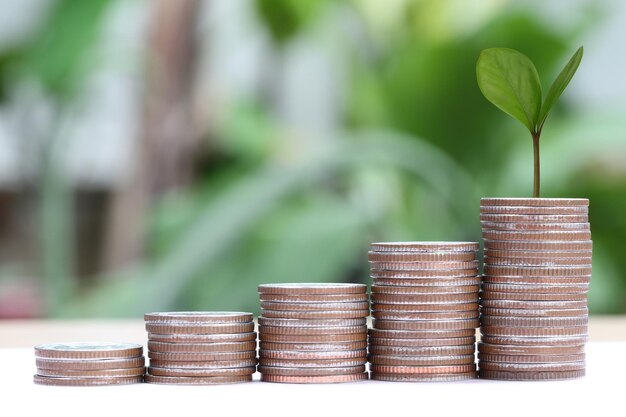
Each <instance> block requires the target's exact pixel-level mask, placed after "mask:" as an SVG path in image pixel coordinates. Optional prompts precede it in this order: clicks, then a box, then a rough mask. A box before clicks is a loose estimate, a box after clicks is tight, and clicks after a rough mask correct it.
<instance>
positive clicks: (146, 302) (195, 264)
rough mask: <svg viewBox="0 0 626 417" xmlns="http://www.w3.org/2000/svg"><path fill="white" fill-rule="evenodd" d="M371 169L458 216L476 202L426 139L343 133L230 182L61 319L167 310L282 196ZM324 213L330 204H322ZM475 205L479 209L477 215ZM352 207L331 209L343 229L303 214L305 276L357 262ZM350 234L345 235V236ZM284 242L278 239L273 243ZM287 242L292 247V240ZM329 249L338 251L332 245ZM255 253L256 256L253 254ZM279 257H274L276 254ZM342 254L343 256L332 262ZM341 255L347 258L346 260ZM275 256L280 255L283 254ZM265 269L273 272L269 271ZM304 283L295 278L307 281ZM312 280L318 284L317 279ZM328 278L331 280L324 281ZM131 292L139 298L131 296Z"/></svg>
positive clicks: (456, 170) (249, 287)
mask: <svg viewBox="0 0 626 417" xmlns="http://www.w3.org/2000/svg"><path fill="white" fill-rule="evenodd" d="M377 165H378V166H389V167H395V168H396V169H401V170H403V171H405V172H407V173H409V174H410V175H412V176H414V177H415V178H418V179H419V180H421V181H423V182H424V183H425V184H426V185H427V186H428V187H429V188H431V189H432V190H433V191H434V192H436V193H438V194H440V195H442V196H443V197H444V200H445V201H446V204H448V205H450V207H452V208H454V209H455V210H456V211H459V212H460V211H461V205H463V207H465V203H464V202H466V201H468V199H469V201H476V202H478V195H479V194H477V189H476V187H475V185H474V184H473V183H472V181H471V179H470V178H469V177H468V175H467V173H466V172H465V171H464V170H463V169H462V168H461V167H459V166H458V165H457V164H456V163H455V162H454V161H452V160H451V159H450V158H449V157H447V155H445V153H443V152H441V151H440V150H438V149H437V148H436V147H434V146H432V145H430V144H428V143H426V142H425V141H423V140H419V139H416V138H411V137H407V136H402V135H398V134H393V133H390V132H383V131H371V132H363V133H361V134H358V135H346V136H345V137H343V138H340V140H338V141H335V142H329V143H328V146H327V147H322V146H320V149H319V153H315V154H311V155H308V159H307V160H303V161H298V162H297V163H293V164H290V165H288V166H266V167H262V168H259V169H258V170H257V172H256V173H251V174H250V175H248V176H246V177H245V178H243V179H240V180H237V181H236V182H235V183H233V184H232V185H231V186H230V187H228V189H226V190H225V191H224V192H223V193H222V194H221V195H219V196H218V197H217V198H215V199H212V200H210V201H209V202H208V203H207V205H206V206H205V207H203V208H202V210H201V211H200V214H199V216H198V217H197V219H196V220H195V221H194V222H193V223H192V224H191V225H189V226H188V227H187V228H186V229H185V231H184V232H183V233H182V234H181V236H180V238H179V239H178V240H177V241H176V242H175V244H172V245H171V250H170V252H169V253H168V254H166V255H165V257H164V258H163V259H162V260H160V261H158V262H157V263H156V264H155V265H154V266H153V267H141V268H140V269H138V270H137V271H134V273H136V274H137V275H134V276H133V275H125V277H124V279H117V280H104V281H103V282H102V284H101V286H100V287H99V288H96V289H95V291H93V292H92V293H91V294H88V295H87V296H85V297H84V298H83V299H82V300H80V302H79V303H77V304H74V305H71V306H68V308H67V310H66V314H68V315H76V314H83V315H88V316H93V315H98V316H103V315H104V316H126V315H134V316H139V315H141V314H142V313H143V312H145V311H148V310H154V309H168V308H172V306H174V305H176V303H177V302H178V300H179V299H180V297H181V294H183V293H184V292H185V291H186V290H187V289H188V288H189V286H190V285H191V284H192V281H193V280H198V279H206V275H205V273H206V274H209V275H210V272H211V271H212V270H213V269H214V268H221V267H222V266H221V264H222V263H223V262H226V261H227V260H228V257H225V254H227V253H229V251H231V250H233V248H234V247H236V246H237V245H240V244H241V242H246V241H248V239H249V238H250V233H251V231H252V230H254V228H255V227H257V226H258V225H260V224H261V223H260V222H261V221H262V220H263V219H265V218H266V217H267V216H268V215H270V214H271V213H274V212H275V211H277V210H280V207H281V206H283V205H284V204H285V202H286V201H289V199H288V198H289V196H293V195H294V193H296V194H297V193H298V190H303V189H306V188H307V187H313V188H312V189H319V188H321V189H323V188H324V181H323V180H326V179H328V178H332V177H333V176H336V175H337V174H343V175H345V174H346V173H349V172H352V171H354V170H360V169H363V167H366V168H367V167H371V166H377ZM315 207H317V209H318V212H319V210H324V209H322V208H321V205H316V206H315ZM329 207H333V205H330V204H329ZM336 207H340V206H336ZM477 207H478V204H476V210H477ZM358 209H359V205H354V206H353V207H352V208H351V209H350V210H339V209H335V210H333V212H334V213H335V214H336V215H338V216H339V214H340V213H343V214H342V215H340V216H339V217H338V219H337V221H339V220H340V219H343V220H341V221H340V223H345V225H346V226H348V225H352V226H350V228H348V229H346V228H345V226H344V227H342V226H341V225H340V224H339V223H335V221H333V222H332V223H329V224H328V225H327V227H320V226H319V225H317V226H316V225H315V221H316V218H317V217H316V214H315V212H313V211H309V210H307V211H306V212H307V213H308V214H309V218H308V221H307V222H306V223H305V224H306V225H307V227H306V230H304V229H303V230H302V231H301V233H296V234H294V235H293V236H292V238H293V239H298V240H301V239H308V241H309V242H316V245H319V246H316V247H317V248H318V249H315V248H312V249H313V256H312V258H311V259H314V260H315V262H314V263H312V264H311V265H310V267H309V268H306V267H305V268H304V269H305V271H306V270H308V269H311V268H314V267H315V268H319V271H318V273H320V274H321V273H322V272H324V271H325V272H327V273H328V274H329V275H332V274H331V272H333V271H339V270H340V269H341V268H339V266H343V268H344V270H345V268H346V266H347V265H350V264H352V263H353V262H356V263H357V264H358V263H360V262H361V256H360V255H361V253H360V252H359V251H357V250H356V249H355V248H357V246H358V244H359V243H361V242H363V241H362V240H361V239H360V238H359V236H362V235H361V233H363V232H360V233H357V232H354V230H358V228H359V227H360V226H359V225H361V224H363V222H362V221H361V220H359V219H363V218H364V217H361V216H359V215H358V214H355V213H354V212H352V210H358ZM326 210H328V208H327V209H326ZM331 210H332V209H331ZM465 213H466V215H468V216H469V215H471V217H476V216H475V213H470V212H467V211H465ZM363 215H365V213H363ZM301 220H302V218H301ZM297 223H298V221H295V222H294V223H292V224H291V226H289V228H290V229H293V228H296V226H295V225H296V224H297ZM300 227H303V226H300ZM352 227H355V228H356V229H352ZM349 229H351V230H352V231H351V232H349V233H348V234H346V233H347V231H348V230H349ZM265 230H267V229H265ZM285 233H286V232H285ZM292 233H293V231H292ZM316 233H317V234H318V235H317V236H316ZM344 234H345V236H344ZM288 241H289V240H287V241H286V242H288ZM286 242H283V240H281V241H280V244H281V245H282V244H286ZM333 242H334V243H333ZM341 242H345V243H343V244H341ZM355 242H356V243H355ZM291 244H292V245H294V244H295V243H294V242H293V241H292V243H291ZM334 244H337V245H338V246H337V247H334V246H332V245H334ZM339 244H341V246H339ZM363 244H365V243H363ZM321 245H331V246H330V247H327V246H324V248H326V249H328V250H331V249H332V250H333V251H335V255H336V256H337V257H336V258H335V260H334V261H333V262H332V263H329V264H328V265H326V267H328V269H325V268H326V267H325V266H323V265H322V266H320V265H319V262H324V259H315V258H316V256H315V253H316V252H317V251H318V250H320V249H319V248H320V247H321ZM259 247H263V246H262V245H260V246H257V247H256V251H259V250H260V249H258V248H259ZM363 249H364V247H363ZM286 250H287V249H284V250H283V251H286ZM262 252H263V251H262V250H260V252H258V253H262ZM280 252H281V251H275V252H273V253H274V254H275V255H276V256H278V255H280ZM320 253H321V252H320ZM341 253H343V255H342V256H339V254H341ZM348 254H352V257H353V258H352V257H350V256H349V255H348ZM280 256H281V257H282V256H284V253H283V254H282V255H280ZM329 256H330V255H329ZM242 259H246V257H243V258H242V257H233V258H232V262H234V263H240V262H241V261H242ZM329 259H330V258H329ZM218 265H220V266H219V267H218ZM251 265H254V263H252V264H251ZM289 265H292V264H289ZM203 271H207V272H203ZM268 271H275V270H274V269H272V268H269V269H268ZM292 271H293V272H290V273H286V274H285V275H284V276H283V278H282V279H285V280H299V279H300V278H299V277H291V274H295V271H296V270H292ZM131 273H133V271H131ZM310 274H315V273H314V272H310ZM308 276H309V273H307V277H308ZM315 276H317V275H315ZM307 277H302V279H304V280H306V279H307ZM319 278H320V279H323V277H322V276H321V275H320V276H319ZM327 278H328V280H331V279H333V280H336V279H337V278H336V277H334V278H333V277H331V276H328V277H327ZM230 279H232V276H231V277H230ZM257 279H263V280H266V281H267V280H269V281H271V280H274V279H277V277H276V276H273V277H265V276H264V277H257ZM240 284H243V283H242V282H240ZM216 285H218V286H219V285H224V286H228V285H230V284H228V283H227V282H226V281H222V282H221V284H220V281H218V282H216ZM254 285H255V284H254V283H253V282H250V280H246V286H245V288H242V287H241V285H239V286H238V287H237V291H245V292H250V293H251V294H254V292H255V291H254V290H255V288H254ZM137 294H141V295H142V296H141V297H140V298H138V297H137ZM112 299H115V300H116V302H115V303H114V304H112V303H111V300H112Z"/></svg>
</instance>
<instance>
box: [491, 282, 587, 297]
mask: <svg viewBox="0 0 626 417" xmlns="http://www.w3.org/2000/svg"><path fill="white" fill-rule="evenodd" d="M483 290H484V291H489V292H493V291H496V292H506V293H511V292H514V293H518V292H521V293H526V292H528V291H533V292H537V293H541V294H547V293H556V294H587V292H588V291H589V285H588V284H578V285H577V284H566V285H552V284H551V285H540V284H526V285H516V284H492V283H489V282H486V283H484V284H483Z"/></svg>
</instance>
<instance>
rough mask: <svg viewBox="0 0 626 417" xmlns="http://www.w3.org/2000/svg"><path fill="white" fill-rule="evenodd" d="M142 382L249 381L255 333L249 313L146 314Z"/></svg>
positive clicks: (254, 357)
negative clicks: (146, 363) (146, 361)
mask: <svg viewBox="0 0 626 417" xmlns="http://www.w3.org/2000/svg"><path fill="white" fill-rule="evenodd" d="M144 318H145V321H146V330H147V331H148V357H149V358H150V366H149V368H148V374H146V382H148V383H156V384H183V385H214V384H233V383H238V382H249V381H252V374H254V372H255V371H256V364H257V358H256V347H257V343H256V332H255V331H254V321H253V318H254V317H253V316H252V313H239V312H222V311H219V312H215V311H197V312H196V311H193V312H191V311H185V312H169V313H148V314H146V315H145V316H144Z"/></svg>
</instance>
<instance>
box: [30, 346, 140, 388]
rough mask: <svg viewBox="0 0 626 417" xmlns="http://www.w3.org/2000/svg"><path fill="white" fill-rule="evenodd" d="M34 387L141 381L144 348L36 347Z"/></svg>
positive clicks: (115, 383)
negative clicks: (35, 385) (37, 385)
mask: <svg viewBox="0 0 626 417" xmlns="http://www.w3.org/2000/svg"><path fill="white" fill-rule="evenodd" d="M35 362H36V365H37V374H35V376H34V381H35V384H39V385H57V386H96V385H124V384H133V383H137V382H142V381H143V375H144V372H145V367H144V365H145V363H144V357H143V347H142V346H141V345H138V344H135V343H55V344H47V345H38V346H35Z"/></svg>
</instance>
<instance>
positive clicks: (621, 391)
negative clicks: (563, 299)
mask: <svg viewBox="0 0 626 417" xmlns="http://www.w3.org/2000/svg"><path fill="white" fill-rule="evenodd" d="M0 369H1V370H2V377H1V378H0V393H1V394H0V406H1V408H0V409H1V410H2V411H0V416H22V415H24V416H26V415H28V416H30V415H63V416H78V415H81V416H83V415H108V416H111V415H112V414H119V415H122V416H131V415H148V416H166V415H169V416H187V415H191V416H196V415H197V416H234V415H244V413H245V415H255V416H256V415H261V416H263V415H272V416H283V415H284V416H301V415H342V416H352V415H363V416H368V417H369V416H372V415H374V414H372V413H380V415H381V416H384V417H387V416H396V415H403V416H404V415H407V416H409V415H410V416H432V415H438V416H446V415H463V416H465V415H468V416H469V415H470V414H475V413H478V414H486V415H489V416H511V415H525V416H538V415H550V416H554V417H557V416H562V415H568V416H569V415H593V416H605V415H614V416H626V377H625V376H626V342H591V343H589V344H588V345H587V376H586V377H584V378H581V379H577V380H570V381H549V382H507V381H488V380H472V381H460V382H452V383H443V382H438V383H391V382H378V381H363V382H358V383H350V384H328V385H322V384H320V385H292V384H271V383H264V382H260V381H254V382H252V383H244V384H236V385H223V386H200V387H196V386H168V385H153V384H135V385H127V386H110V387H80V388H75V387H47V386H39V385H35V384H34V383H33V381H32V377H33V374H34V373H35V358H34V353H33V350H32V349H25V348H16V349H0ZM256 375H257V379H258V374H256Z"/></svg>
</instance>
